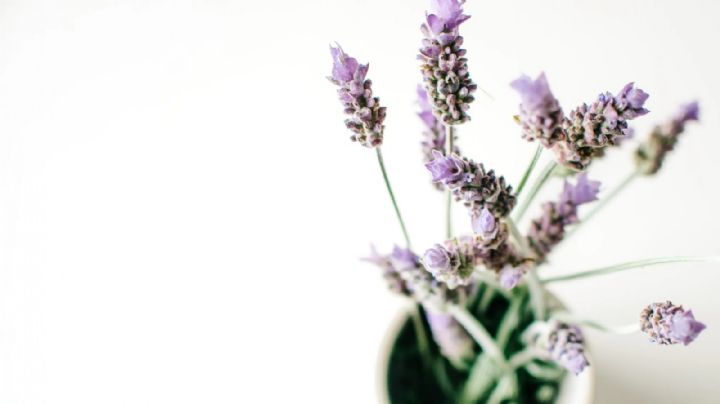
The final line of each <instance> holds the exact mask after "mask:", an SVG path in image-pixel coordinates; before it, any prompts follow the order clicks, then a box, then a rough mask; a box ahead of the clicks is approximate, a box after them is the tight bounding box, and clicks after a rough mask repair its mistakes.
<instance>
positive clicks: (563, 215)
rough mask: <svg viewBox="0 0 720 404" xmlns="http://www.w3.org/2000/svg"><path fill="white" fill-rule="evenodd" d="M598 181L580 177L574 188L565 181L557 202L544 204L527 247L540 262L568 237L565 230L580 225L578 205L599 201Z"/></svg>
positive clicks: (584, 175) (533, 224)
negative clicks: (576, 224) (572, 225)
mask: <svg viewBox="0 0 720 404" xmlns="http://www.w3.org/2000/svg"><path fill="white" fill-rule="evenodd" d="M599 189H600V182H599V181H590V180H589V179H588V178H587V175H586V174H584V173H583V174H581V175H579V176H578V178H577V182H576V183H575V185H573V184H571V183H569V182H567V181H566V182H565V186H564V187H563V191H562V193H561V194H560V198H559V200H558V201H557V202H547V203H545V204H544V205H543V215H542V216H541V217H540V218H538V219H536V220H534V221H533V222H532V224H531V226H530V231H529V232H528V237H527V239H528V244H529V245H530V247H531V248H532V249H533V250H534V251H535V255H536V257H537V260H538V261H539V262H543V261H545V259H546V257H547V255H548V254H549V253H550V251H551V250H552V249H553V247H555V246H556V245H557V244H558V243H560V242H561V241H562V240H563V238H564V237H565V228H566V227H567V226H569V225H571V224H574V223H577V222H578V217H577V210H578V206H580V205H582V204H585V203H588V202H592V201H594V200H596V199H597V194H598V191H599Z"/></svg>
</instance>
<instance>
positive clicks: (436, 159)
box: [425, 150, 465, 184]
mask: <svg viewBox="0 0 720 404" xmlns="http://www.w3.org/2000/svg"><path fill="white" fill-rule="evenodd" d="M432 156H433V160H432V161H430V162H428V163H427V164H425V167H427V169H428V170H430V173H431V174H432V180H433V182H442V183H444V184H453V183H456V182H458V181H460V180H462V178H463V176H464V168H465V167H464V165H465V164H464V162H463V160H461V159H460V158H458V157H457V156H455V155H454V154H451V155H450V156H448V157H445V155H443V154H442V153H441V152H439V151H437V150H433V151H432Z"/></svg>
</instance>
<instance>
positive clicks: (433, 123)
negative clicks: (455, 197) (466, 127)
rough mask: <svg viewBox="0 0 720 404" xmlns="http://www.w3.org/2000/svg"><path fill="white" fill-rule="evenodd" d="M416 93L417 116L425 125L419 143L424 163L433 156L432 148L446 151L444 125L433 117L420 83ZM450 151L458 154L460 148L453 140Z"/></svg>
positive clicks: (439, 187)
mask: <svg viewBox="0 0 720 404" xmlns="http://www.w3.org/2000/svg"><path fill="white" fill-rule="evenodd" d="M417 95H418V105H419V106H420V111H419V112H418V116H419V117H420V120H422V122H423V124H424V126H425V128H424V129H425V130H424V131H423V141H422V143H421V144H422V152H423V156H424V161H425V163H428V162H430V161H432V160H433V159H434V158H435V157H434V156H433V151H434V150H435V151H438V152H440V153H442V154H445V153H446V151H445V149H446V142H447V139H446V132H445V125H443V123H442V122H440V121H439V120H438V119H437V118H436V117H435V114H433V110H432V106H431V105H430V100H429V99H428V95H427V91H425V89H424V88H423V87H422V86H421V85H418V87H417ZM453 137H454V139H453V140H455V139H456V138H457V136H456V135H454V134H453ZM451 152H452V153H455V154H460V149H459V148H458V147H457V143H455V142H453V150H452V151H451ZM434 185H435V187H436V188H437V189H438V190H442V189H443V186H442V184H439V183H434Z"/></svg>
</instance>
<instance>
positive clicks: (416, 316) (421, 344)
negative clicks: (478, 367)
mask: <svg viewBox="0 0 720 404" xmlns="http://www.w3.org/2000/svg"><path fill="white" fill-rule="evenodd" d="M375 151H376V152H377V160H378V164H379V165H380V171H381V172H382V176H383V180H385V187H386V188H387V191H388V195H390V200H391V201H392V205H393V208H395V216H397V219H398V222H399V223H400V228H401V229H402V232H403V236H405V245H406V246H407V248H411V247H412V245H411V243H410V236H409V234H408V231H407V228H406V227H405V221H404V220H403V218H402V214H401V213H400V208H399V207H398V204H397V200H396V199H395V193H394V192H393V189H392V185H390V179H388V174H387V170H386V169H385V161H384V160H383V155H382V151H381V150H380V148H379V147H377V148H375ZM411 317H412V322H413V326H414V327H415V336H416V339H417V343H418V351H419V352H420V356H421V357H422V360H423V364H424V365H425V366H426V367H428V366H432V363H431V361H430V350H429V343H428V336H427V333H426V332H425V326H424V325H423V320H422V309H421V308H420V305H419V304H417V303H416V304H415V307H414V309H413V311H412V313H411Z"/></svg>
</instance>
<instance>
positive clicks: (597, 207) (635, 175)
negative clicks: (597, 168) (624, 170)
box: [565, 170, 641, 240]
mask: <svg viewBox="0 0 720 404" xmlns="http://www.w3.org/2000/svg"><path fill="white" fill-rule="evenodd" d="M640 175H641V173H640V171H639V170H635V171H633V172H631V173H630V175H628V176H627V177H625V179H624V180H623V181H622V182H621V183H620V184H618V185H617V186H616V187H615V188H613V190H612V191H610V193H609V194H607V196H605V197H604V198H602V199H600V200H599V201H598V202H597V203H596V204H595V206H593V209H592V210H591V211H590V212H588V214H587V215H585V216H584V217H583V218H582V219H581V220H580V223H578V224H577V226H575V227H573V228H572V230H570V231H569V232H568V233H567V234H566V235H565V240H567V239H568V238H569V237H570V236H572V235H573V234H575V233H576V232H577V231H578V229H580V227H581V226H582V225H583V224H585V223H587V222H588V221H590V219H592V217H593V216H595V215H596V214H597V213H598V212H599V211H600V209H602V208H603V207H604V206H605V205H607V204H608V203H609V202H610V201H611V200H613V199H614V198H615V197H616V196H617V195H618V194H619V193H620V192H621V191H622V190H624V189H625V188H627V186H628V185H630V184H631V183H632V182H633V181H634V180H635V179H636V178H638V177H640Z"/></svg>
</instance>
